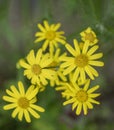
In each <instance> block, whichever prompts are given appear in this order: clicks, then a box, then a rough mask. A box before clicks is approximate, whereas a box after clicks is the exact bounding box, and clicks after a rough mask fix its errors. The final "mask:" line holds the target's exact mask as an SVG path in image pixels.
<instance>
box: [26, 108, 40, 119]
mask: <svg viewBox="0 0 114 130" xmlns="http://www.w3.org/2000/svg"><path fill="white" fill-rule="evenodd" d="M28 111H29V112H30V114H31V115H32V116H34V117H35V118H40V115H39V114H38V113H37V112H35V111H34V110H33V109H31V108H28Z"/></svg>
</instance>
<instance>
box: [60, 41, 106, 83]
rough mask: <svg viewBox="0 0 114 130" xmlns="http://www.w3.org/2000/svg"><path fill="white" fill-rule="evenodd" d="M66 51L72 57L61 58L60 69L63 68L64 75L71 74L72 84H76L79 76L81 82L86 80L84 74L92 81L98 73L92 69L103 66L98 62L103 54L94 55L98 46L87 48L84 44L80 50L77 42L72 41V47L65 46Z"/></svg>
mask: <svg viewBox="0 0 114 130" xmlns="http://www.w3.org/2000/svg"><path fill="white" fill-rule="evenodd" d="M65 47H66V49H67V50H68V51H69V52H70V53H71V54H72V55H73V56H72V57H66V58H65V57H64V58H61V60H62V61H64V62H63V63H62V64H61V67H62V68H64V72H63V74H64V75H67V74H69V73H70V72H73V73H74V74H73V82H76V80H77V78H78V77H79V75H80V78H81V80H82V82H83V81H85V79H86V74H87V75H88V76H89V77H90V79H92V80H94V77H97V76H98V72H97V71H96V70H95V69H94V68H93V67H92V66H97V67H101V66H103V65H104V63H103V62H101V61H98V59H99V58H101V57H102V56H103V53H97V54H94V53H95V51H96V50H97V49H98V48H99V46H97V45H96V46H93V47H91V48H89V46H88V44H86V43H85V44H84V46H83V48H82V49H80V47H79V44H78V41H77V40H74V47H75V48H72V47H71V46H70V45H69V44H66V46H65Z"/></svg>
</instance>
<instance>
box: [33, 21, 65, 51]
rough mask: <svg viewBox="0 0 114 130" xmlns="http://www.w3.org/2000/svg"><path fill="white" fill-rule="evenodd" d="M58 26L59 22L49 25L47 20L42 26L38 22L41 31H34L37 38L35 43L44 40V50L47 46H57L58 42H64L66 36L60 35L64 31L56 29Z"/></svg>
mask: <svg viewBox="0 0 114 130" xmlns="http://www.w3.org/2000/svg"><path fill="white" fill-rule="evenodd" d="M60 26H61V24H60V23H58V24H51V25H49V23H48V22H47V21H44V26H42V25H41V24H38V28H39V29H40V30H41V32H36V34H35V36H36V37H37V39H36V40H35V43H37V42H40V41H42V40H45V41H44V44H43V46H42V48H43V51H45V50H46V48H47V47H48V46H49V48H54V46H55V47H57V46H58V43H61V44H65V39H66V38H65V37H64V36H62V35H63V34H64V32H63V31H57V30H58V29H59V28H60Z"/></svg>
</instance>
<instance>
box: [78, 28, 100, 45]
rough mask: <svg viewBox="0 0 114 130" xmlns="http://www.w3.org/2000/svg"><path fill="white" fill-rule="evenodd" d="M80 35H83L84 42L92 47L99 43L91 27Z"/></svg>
mask: <svg viewBox="0 0 114 130" xmlns="http://www.w3.org/2000/svg"><path fill="white" fill-rule="evenodd" d="M80 35H81V39H82V41H84V42H85V43H88V44H89V45H90V46H92V45H94V44H96V43H98V39H97V37H96V34H95V32H94V31H93V30H92V29H91V28H90V27H88V28H87V29H86V30H84V31H82V32H81V33H80Z"/></svg>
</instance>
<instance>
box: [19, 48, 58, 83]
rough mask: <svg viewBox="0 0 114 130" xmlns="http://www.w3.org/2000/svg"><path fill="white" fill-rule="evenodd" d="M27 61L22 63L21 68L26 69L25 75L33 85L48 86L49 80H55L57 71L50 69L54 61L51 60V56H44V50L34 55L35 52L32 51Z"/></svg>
mask: <svg viewBox="0 0 114 130" xmlns="http://www.w3.org/2000/svg"><path fill="white" fill-rule="evenodd" d="M26 59H27V62H28V63H27V62H26V61H25V60H21V61H20V66H21V67H23V68H25V70H24V75H25V76H27V78H28V79H31V83H32V84H38V85H47V84H48V81H47V79H49V80H51V79H53V76H54V75H55V71H53V70H51V69H49V68H48V66H49V64H51V63H52V59H51V58H49V54H48V53H46V54H45V55H44V54H42V49H39V50H38V51H37V53H36V56H35V54H34V50H31V51H30V53H29V54H28V55H27V57H26Z"/></svg>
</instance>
